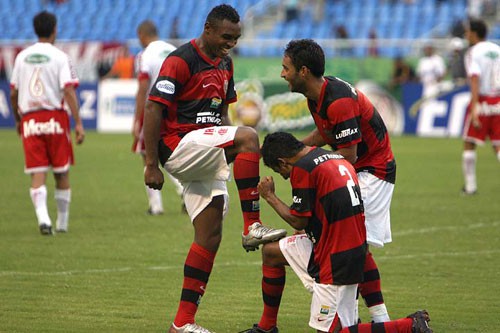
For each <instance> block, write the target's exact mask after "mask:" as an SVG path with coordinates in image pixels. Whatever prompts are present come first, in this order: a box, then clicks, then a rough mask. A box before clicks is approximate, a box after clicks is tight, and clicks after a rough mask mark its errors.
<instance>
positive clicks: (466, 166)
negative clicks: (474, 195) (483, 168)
mask: <svg viewBox="0 0 500 333" xmlns="http://www.w3.org/2000/svg"><path fill="white" fill-rule="evenodd" d="M476 159H477V157H476V151H475V150H464V152H463V153H462V171H463V174H464V180H465V191H466V192H474V191H476V190H477V183H476Z"/></svg>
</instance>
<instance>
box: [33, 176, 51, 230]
mask: <svg viewBox="0 0 500 333" xmlns="http://www.w3.org/2000/svg"><path fill="white" fill-rule="evenodd" d="M30 197H31V202H33V206H34V207H35V213H36V218H37V219H38V225H41V224H46V225H52V221H51V220H50V216H49V211H48V209H47V187H46V186H45V185H42V186H40V187H38V188H30Z"/></svg>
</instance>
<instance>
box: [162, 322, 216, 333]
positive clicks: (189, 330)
mask: <svg viewBox="0 0 500 333" xmlns="http://www.w3.org/2000/svg"><path fill="white" fill-rule="evenodd" d="M174 332H175V333H212V332H211V331H209V330H207V329H206V328H203V327H201V326H200V325H198V324H194V323H193V324H186V325H184V326H182V327H177V326H175V324H172V326H170V330H169V333H174Z"/></svg>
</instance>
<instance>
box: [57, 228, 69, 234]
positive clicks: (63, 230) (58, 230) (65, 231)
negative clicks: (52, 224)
mask: <svg viewBox="0 0 500 333" xmlns="http://www.w3.org/2000/svg"><path fill="white" fill-rule="evenodd" d="M67 232H68V229H61V228H58V229H56V233H58V234H65V233H67Z"/></svg>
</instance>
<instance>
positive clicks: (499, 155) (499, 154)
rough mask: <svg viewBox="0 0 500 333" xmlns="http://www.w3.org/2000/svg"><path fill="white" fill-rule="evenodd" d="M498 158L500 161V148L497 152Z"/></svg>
mask: <svg viewBox="0 0 500 333" xmlns="http://www.w3.org/2000/svg"><path fill="white" fill-rule="evenodd" d="M497 160H498V162H500V150H499V151H498V152H497Z"/></svg>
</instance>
